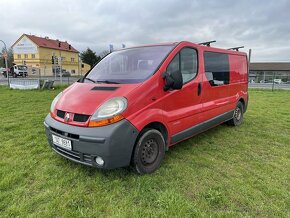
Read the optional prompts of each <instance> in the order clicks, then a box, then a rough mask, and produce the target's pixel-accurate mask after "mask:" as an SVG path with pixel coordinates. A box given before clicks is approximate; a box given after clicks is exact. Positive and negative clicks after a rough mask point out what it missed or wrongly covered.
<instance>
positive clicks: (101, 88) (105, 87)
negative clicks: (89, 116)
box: [91, 86, 119, 91]
mask: <svg viewBox="0 0 290 218" xmlns="http://www.w3.org/2000/svg"><path fill="white" fill-rule="evenodd" d="M118 88H119V87H113V86H95V87H94V88H92V89H91V90H94V91H115V90H116V89H118Z"/></svg>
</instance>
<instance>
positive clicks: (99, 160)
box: [95, 156, 105, 166]
mask: <svg viewBox="0 0 290 218" xmlns="http://www.w3.org/2000/svg"><path fill="white" fill-rule="evenodd" d="M95 161H96V163H97V164H98V165H100V166H103V165H104V163H105V161H104V160H103V158H101V157H99V156H98V157H96V159H95Z"/></svg>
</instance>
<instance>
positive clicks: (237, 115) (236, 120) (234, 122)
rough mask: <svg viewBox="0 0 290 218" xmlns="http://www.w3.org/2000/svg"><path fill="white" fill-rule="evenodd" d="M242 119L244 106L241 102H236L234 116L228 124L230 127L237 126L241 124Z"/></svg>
mask: <svg viewBox="0 0 290 218" xmlns="http://www.w3.org/2000/svg"><path fill="white" fill-rule="evenodd" d="M243 119H244V105H243V103H242V102H240V101H239V102H238V104H237V106H236V108H235V111H234V116H233V118H232V119H231V120H229V121H228V124H229V125H231V126H239V125H241V124H242V122H243Z"/></svg>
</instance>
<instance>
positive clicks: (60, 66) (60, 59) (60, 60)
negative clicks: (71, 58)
mask: <svg viewBox="0 0 290 218" xmlns="http://www.w3.org/2000/svg"><path fill="white" fill-rule="evenodd" d="M58 62H59V68H60V69H59V70H60V74H59V75H60V84H62V65H61V64H62V63H61V62H62V58H61V50H59V60H58Z"/></svg>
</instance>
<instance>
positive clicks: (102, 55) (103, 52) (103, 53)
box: [100, 50, 110, 58]
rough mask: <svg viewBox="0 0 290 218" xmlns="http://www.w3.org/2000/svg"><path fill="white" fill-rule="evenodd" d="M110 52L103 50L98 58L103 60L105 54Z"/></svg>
mask: <svg viewBox="0 0 290 218" xmlns="http://www.w3.org/2000/svg"><path fill="white" fill-rule="evenodd" d="M109 53H110V52H109V51H108V50H104V51H102V52H101V53H100V57H101V58H103V57H105V56H106V55H107V54H109Z"/></svg>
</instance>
